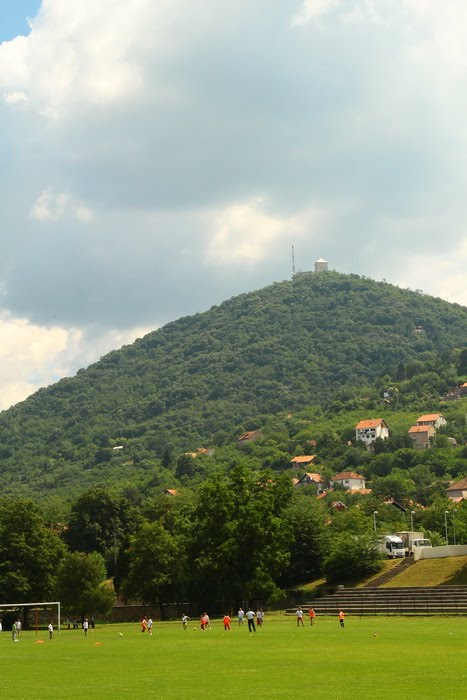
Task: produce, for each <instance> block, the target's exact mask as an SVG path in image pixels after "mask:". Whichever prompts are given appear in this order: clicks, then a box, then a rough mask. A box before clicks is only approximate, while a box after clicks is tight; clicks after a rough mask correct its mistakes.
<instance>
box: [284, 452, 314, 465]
mask: <svg viewBox="0 0 467 700" xmlns="http://www.w3.org/2000/svg"><path fill="white" fill-rule="evenodd" d="M315 459H316V455H300V456H299V457H293V458H292V459H291V460H290V464H291V465H292V467H306V465H307V464H311V463H312V462H314V460H315Z"/></svg>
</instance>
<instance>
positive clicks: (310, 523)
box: [281, 493, 329, 585]
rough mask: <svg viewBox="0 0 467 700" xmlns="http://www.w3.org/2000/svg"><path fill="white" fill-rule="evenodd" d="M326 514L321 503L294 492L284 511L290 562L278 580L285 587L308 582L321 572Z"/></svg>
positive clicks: (326, 535) (326, 533)
mask: <svg viewBox="0 0 467 700" xmlns="http://www.w3.org/2000/svg"><path fill="white" fill-rule="evenodd" d="M328 517H329V515H328V512H327V509H326V507H325V505H324V504H323V502H322V501H318V500H317V499H316V498H315V497H314V496H306V495H302V494H301V493H295V494H294V498H293V500H292V502H291V503H290V505H289V506H288V507H287V509H286V510H285V512H284V523H285V525H286V526H287V528H288V532H289V550H290V563H289V566H288V567H287V570H286V571H285V573H284V576H283V577H282V579H281V580H282V581H283V582H284V583H285V584H286V585H296V584H298V583H303V582H306V581H310V580H311V579H312V578H313V577H317V576H319V574H320V573H321V571H322V562H323V555H324V552H325V551H326V548H327V541H328V532H329V528H328V527H327V526H326V525H325V523H326V520H327V519H328Z"/></svg>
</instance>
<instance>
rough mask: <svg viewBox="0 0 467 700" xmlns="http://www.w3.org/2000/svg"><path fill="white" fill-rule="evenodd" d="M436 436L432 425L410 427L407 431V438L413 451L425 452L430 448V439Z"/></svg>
mask: <svg viewBox="0 0 467 700" xmlns="http://www.w3.org/2000/svg"><path fill="white" fill-rule="evenodd" d="M435 435H436V430H435V429H434V428H433V426H432V425H412V427H411V428H410V429H409V438H410V439H411V440H412V447H413V448H414V449H415V450H425V449H426V448H427V447H430V444H431V443H430V439H431V438H433V437H434V436H435Z"/></svg>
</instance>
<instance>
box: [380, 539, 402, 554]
mask: <svg viewBox="0 0 467 700" xmlns="http://www.w3.org/2000/svg"><path fill="white" fill-rule="evenodd" d="M379 550H380V552H381V553H382V554H385V555H386V557H387V558H388V559H396V558H398V559H402V558H403V557H405V551H406V550H405V544H404V542H403V540H402V539H401V538H400V537H398V536H397V535H385V536H384V537H382V538H381V539H380V541H379Z"/></svg>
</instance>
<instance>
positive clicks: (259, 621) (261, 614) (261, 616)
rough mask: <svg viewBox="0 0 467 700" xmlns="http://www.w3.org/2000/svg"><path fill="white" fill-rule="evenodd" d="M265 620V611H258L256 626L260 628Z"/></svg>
mask: <svg viewBox="0 0 467 700" xmlns="http://www.w3.org/2000/svg"><path fill="white" fill-rule="evenodd" d="M263 620H264V612H263V609H262V608H260V609H259V610H258V612H257V613H256V624H257V625H258V627H262V626H263Z"/></svg>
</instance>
